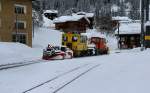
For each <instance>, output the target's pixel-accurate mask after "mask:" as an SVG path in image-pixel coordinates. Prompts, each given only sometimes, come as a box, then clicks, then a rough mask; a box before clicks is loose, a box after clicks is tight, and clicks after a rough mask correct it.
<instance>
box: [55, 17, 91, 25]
mask: <svg viewBox="0 0 150 93" xmlns="http://www.w3.org/2000/svg"><path fill="white" fill-rule="evenodd" d="M82 18H85V19H86V20H87V21H88V22H89V23H90V21H89V20H88V19H87V18H86V17H85V16H84V15H72V16H61V17H58V18H56V19H54V23H63V22H68V21H79V20H80V19H82Z"/></svg>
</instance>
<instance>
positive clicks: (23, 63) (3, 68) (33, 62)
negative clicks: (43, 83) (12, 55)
mask: <svg viewBox="0 0 150 93" xmlns="http://www.w3.org/2000/svg"><path fill="white" fill-rule="evenodd" d="M43 61H44V60H41V59H37V60H31V61H23V62H18V63H12V64H5V65H0V71H1V70H6V69H11V68H16V67H22V66H27V65H31V64H36V63H40V62H43Z"/></svg>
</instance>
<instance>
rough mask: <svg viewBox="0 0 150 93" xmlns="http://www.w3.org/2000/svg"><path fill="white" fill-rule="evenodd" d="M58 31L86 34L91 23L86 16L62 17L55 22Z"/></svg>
mask: <svg viewBox="0 0 150 93" xmlns="http://www.w3.org/2000/svg"><path fill="white" fill-rule="evenodd" d="M54 22H55V27H56V29H57V30H61V31H63V32H66V33H67V32H75V33H85V32H86V30H87V28H90V21H89V20H88V19H87V18H86V17H85V16H84V15H73V16H61V17H59V18H57V19H55V20H54Z"/></svg>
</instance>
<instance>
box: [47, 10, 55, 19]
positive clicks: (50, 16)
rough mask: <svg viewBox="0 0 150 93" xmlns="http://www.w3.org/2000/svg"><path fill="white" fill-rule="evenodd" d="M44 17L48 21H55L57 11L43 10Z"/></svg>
mask: <svg viewBox="0 0 150 93" xmlns="http://www.w3.org/2000/svg"><path fill="white" fill-rule="evenodd" d="M44 16H45V17H47V18H48V19H51V20H53V19H55V18H56V17H58V11H57V10H45V12H44Z"/></svg>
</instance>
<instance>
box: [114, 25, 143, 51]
mask: <svg viewBox="0 0 150 93" xmlns="http://www.w3.org/2000/svg"><path fill="white" fill-rule="evenodd" d="M140 33H141V24H140V22H123V23H120V27H119V29H117V30H116V31H115V35H116V36H117V37H118V43H119V48H120V49H132V48H136V47H140V45H141V44H140Z"/></svg>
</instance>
